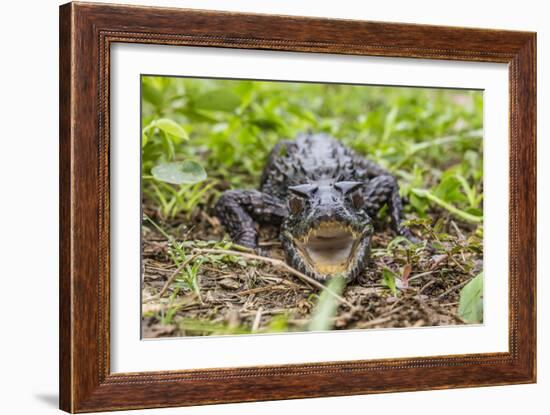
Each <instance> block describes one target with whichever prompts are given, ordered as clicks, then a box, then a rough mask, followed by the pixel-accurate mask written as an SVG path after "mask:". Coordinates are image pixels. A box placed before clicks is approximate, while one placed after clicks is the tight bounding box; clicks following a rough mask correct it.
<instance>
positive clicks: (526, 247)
mask: <svg viewBox="0 0 550 415" xmlns="http://www.w3.org/2000/svg"><path fill="white" fill-rule="evenodd" d="M119 42H122V43H128V42H129V43H141V44H162V45H188V46H189V45H190V46H208V47H218V48H237V49H264V50H279V51H300V52H308V53H331V54H348V55H369V56H382V57H406V58H422V59H444V60H458V61H477V62H500V63H507V64H508V65H509V105H510V107H509V108H510V114H509V122H510V138H509V140H510V141H509V142H510V154H509V163H510V189H509V200H510V223H509V230H510V232H509V235H510V236H509V238H510V239H509V255H510V270H509V286H510V290H509V311H510V315H509V352H507V353H487V354H469V355H452V356H437V357H419V358H400V359H383V360H366V361H344V362H334V363H331V362H328V363H326V362H325V363H304V364H289V365H283V366H264V367H247V368H239V367H234V368H229V369H204V370H184V371H178V370H174V371H169V372H145V373H111V371H110V335H109V327H110V325H109V313H110V310H109V301H110V295H109V292H110V291H109V264H110V251H109V249H110V248H109V229H110V228H109V223H110V222H109V199H110V195H109V168H110V166H109V121H110V119H109V68H110V67H109V62H110V60H109V59H110V46H111V45H113V44H114V43H119ZM535 105H536V34H535V33H528V32H515V31H503V30H485V29H467V28H457V27H439V26H427V25H411V24H395V23H376V22H367V21H352V20H330V19H319V18H303V17H288V16H270V15H260V14H239V13H227V12H212V11H198V10H184V9H169V8H151V7H133V6H119V5H116V6H115V5H106V4H86V3H70V4H66V5H63V6H61V8H60V407H61V409H63V410H65V411H68V412H90V411H104V410H119V409H136V408H152V407H172V406H184V405H199V404H208V403H224V402H244V401H260V400H272V399H291V398H306V397H319V396H342V395H354V394H366V393H378V392H398V391H412V390H426V389H443V388H455V387H472V386H489V385H504V384H514V383H531V382H535V380H536V305H535V299H536V292H535V290H536V280H535V269H536V212H535V206H536V171H535V169H536V167H535V166H536V159H535V157H536V156H535V150H536V108H535ZM175 369H177V368H175Z"/></svg>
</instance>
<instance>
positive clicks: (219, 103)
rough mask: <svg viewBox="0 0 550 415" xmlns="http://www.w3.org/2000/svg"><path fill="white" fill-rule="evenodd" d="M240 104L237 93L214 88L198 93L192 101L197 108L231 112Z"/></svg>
mask: <svg viewBox="0 0 550 415" xmlns="http://www.w3.org/2000/svg"><path fill="white" fill-rule="evenodd" d="M240 104H241V99H240V98H239V96H238V95H236V94H234V93H233V92H231V91H228V90H226V89H215V90H213V91H209V92H205V93H204V94H201V95H199V96H198V97H197V98H195V100H194V101H193V105H194V106H195V107H197V108H200V109H203V110H209V111H225V112H231V111H233V110H234V109H236V108H237V107H238V106H239V105H240Z"/></svg>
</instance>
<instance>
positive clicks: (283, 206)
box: [215, 134, 418, 282]
mask: <svg viewBox="0 0 550 415" xmlns="http://www.w3.org/2000/svg"><path fill="white" fill-rule="evenodd" d="M386 205H387V206H388V213H389V216H390V217H391V224H392V228H393V230H394V231H395V232H396V233H397V234H398V235H402V236H404V237H406V238H408V239H409V240H411V241H413V242H418V239H416V237H415V236H414V235H413V234H412V233H411V232H410V230H409V229H407V228H406V227H405V226H403V224H402V220H403V205H402V200H401V197H400V196H399V187H398V184H397V181H396V179H395V177H394V176H393V175H391V174H390V173H389V172H388V171H387V170H385V169H383V168H382V167H380V166H379V165H377V164H376V163H374V162H372V161H370V160H368V159H365V158H363V157H362V156H360V155H358V154H357V153H356V152H354V151H353V150H351V149H349V148H347V147H345V146H344V145H343V144H342V143H341V142H339V141H338V140H336V139H334V138H332V137H330V136H328V135H326V134H303V135H299V136H297V137H296V138H295V139H294V140H283V141H279V142H278V143H277V144H276V145H275V146H274V148H273V149H272V151H271V153H270V155H269V157H268V160H267V163H266V165H265V168H264V171H263V175H262V178H261V183H260V189H259V190H227V191H225V192H224V193H223V194H222V195H221V197H220V199H219V200H218V202H217V204H216V206H215V212H216V216H218V217H219V219H220V220H221V222H222V224H223V225H224V227H225V229H226V230H227V231H228V232H229V234H230V236H231V238H232V240H233V241H234V242H235V243H237V244H240V245H243V246H245V247H249V248H253V249H257V248H258V229H257V228H258V225H261V224H271V225H275V226H277V227H279V229H280V232H279V236H280V239H281V242H282V246H283V250H284V252H285V255H286V260H287V262H288V263H289V264H290V265H291V266H292V267H294V268H295V269H297V270H299V271H301V272H303V273H305V274H307V275H309V276H311V277H313V278H315V279H316V280H318V281H325V280H327V279H328V278H330V277H332V276H336V275H338V276H342V277H344V278H345V279H346V280H347V281H348V282H349V281H351V280H353V279H354V278H355V277H356V276H357V275H358V274H359V273H361V272H362V271H363V270H364V269H365V267H366V266H367V262H368V257H369V252H370V245H371V237H372V235H373V232H374V226H373V221H374V220H375V219H376V218H377V214H378V212H379V211H380V209H382V208H383V207H384V206H386Z"/></svg>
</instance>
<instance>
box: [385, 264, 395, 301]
mask: <svg viewBox="0 0 550 415" xmlns="http://www.w3.org/2000/svg"><path fill="white" fill-rule="evenodd" d="M382 276H383V280H382V282H383V284H384V285H385V286H386V287H388V288H389V289H390V291H391V293H392V295H393V296H394V297H396V296H397V284H396V281H395V274H394V273H393V272H391V271H390V270H389V269H387V268H385V269H384V271H382Z"/></svg>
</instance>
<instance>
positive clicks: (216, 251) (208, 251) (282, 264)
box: [195, 248, 355, 309]
mask: <svg viewBox="0 0 550 415" xmlns="http://www.w3.org/2000/svg"><path fill="white" fill-rule="evenodd" d="M195 252H200V253H205V254H222V255H234V256H242V257H243V258H248V259H256V260H258V261H262V262H266V263H268V264H271V265H273V266H275V267H278V268H282V269H284V270H286V271H288V272H290V273H291V274H293V275H294V276H296V277H298V278H300V279H301V280H302V281H305V282H307V283H308V284H311V285H313V286H314V287H317V288H319V289H321V290H325V291H326V292H327V293H328V294H330V295H332V296H333V297H334V298H336V299H337V300H338V301H339V302H341V303H342V304H346V305H347V306H348V307H349V308H351V309H353V308H355V307H354V306H353V305H352V304H351V303H350V302H349V301H348V300H346V299H345V298H343V297H341V296H340V295H338V294H336V293H335V292H334V291H332V290H331V289H329V288H327V287H325V286H324V285H323V284H321V283H319V282H317V281H316V280H314V279H313V278H311V277H308V276H307V275H305V274H302V273H301V272H300V271H298V270H295V269H294V268H292V267H291V266H290V265H288V264H287V263H286V262H284V261H281V260H280V259H273V258H268V257H265V256H260V255H256V254H249V253H247V252H238V251H231V250H228V249H208V248H197V249H195Z"/></svg>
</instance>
